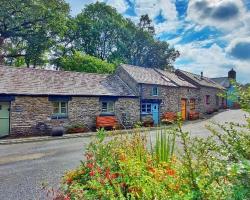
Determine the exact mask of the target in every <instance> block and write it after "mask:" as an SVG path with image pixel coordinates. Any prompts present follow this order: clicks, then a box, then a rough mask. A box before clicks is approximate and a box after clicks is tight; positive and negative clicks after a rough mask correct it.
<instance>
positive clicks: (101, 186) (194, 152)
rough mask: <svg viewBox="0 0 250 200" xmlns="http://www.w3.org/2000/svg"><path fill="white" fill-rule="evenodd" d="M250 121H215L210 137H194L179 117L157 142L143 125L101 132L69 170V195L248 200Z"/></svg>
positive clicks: (66, 186) (65, 186) (64, 187)
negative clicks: (132, 129) (116, 133)
mask: <svg viewBox="0 0 250 200" xmlns="http://www.w3.org/2000/svg"><path fill="white" fill-rule="evenodd" d="M242 101H243V100H242ZM244 102H246V101H244ZM245 109H246V110H247V111H249V107H247V106H245ZM246 122H247V123H245V124H234V123H226V124H223V125H221V124H215V123H214V124H211V125H209V126H208V127H207V128H208V129H209V130H210V131H211V135H210V136H209V137H208V138H198V137H194V138H193V137H192V138H191V137H190V135H189V133H187V132H184V131H183V130H182V127H181V121H180V119H179V120H178V124H177V125H178V126H177V127H173V128H171V129H165V130H161V132H158V133H157V136H156V144H155V145H153V142H152V141H151V135H148V134H147V133H145V134H142V133H140V132H139V131H140V130H139V129H135V132H134V133H133V134H131V135H125V136H124V135H120V136H116V137H114V138H111V139H109V140H105V135H106V134H105V131H104V130H100V131H99V132H98V137H97V139H96V140H95V141H93V142H92V143H91V144H90V146H89V147H88V150H87V152H86V154H85V157H86V160H85V161H83V162H82V163H81V165H80V166H79V167H78V168H77V169H75V170H72V171H69V172H67V173H66V174H65V176H64V178H63V185H62V190H63V192H64V194H65V198H67V199H74V200H76V199H145V200H147V199H149V200H151V199H174V200H182V199H184V200H189V199H190V200H191V199H192V200H198V199H201V200H203V199H205V200H217V199H218V200H247V199H249V196H250V120H249V118H246ZM148 138H149V139H150V140H149V142H147V140H148ZM175 141H178V142H179V145H178V146H179V147H180V148H178V149H177V150H178V151H175ZM148 144H150V145H149V146H148Z"/></svg>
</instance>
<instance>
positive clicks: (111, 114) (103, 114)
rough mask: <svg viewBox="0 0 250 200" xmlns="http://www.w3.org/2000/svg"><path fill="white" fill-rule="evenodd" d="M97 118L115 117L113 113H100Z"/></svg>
mask: <svg viewBox="0 0 250 200" xmlns="http://www.w3.org/2000/svg"><path fill="white" fill-rule="evenodd" d="M99 116H115V113H101V114H100V115H99Z"/></svg>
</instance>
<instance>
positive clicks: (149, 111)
mask: <svg viewBox="0 0 250 200" xmlns="http://www.w3.org/2000/svg"><path fill="white" fill-rule="evenodd" d="M147 113H151V104H147Z"/></svg>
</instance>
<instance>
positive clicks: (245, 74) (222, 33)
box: [66, 0, 250, 83]
mask: <svg viewBox="0 0 250 200" xmlns="http://www.w3.org/2000/svg"><path fill="white" fill-rule="evenodd" d="M66 1H67V2H68V3H69V4H70V6H71V14H72V15H73V16H75V15H77V14H78V13H79V12H81V10H82V9H83V8H84V7H85V6H86V5H87V4H90V3H95V2H96V0H66ZM99 2H105V3H107V4H108V5H111V6H113V7H115V8H116V9H117V11H118V12H119V13H121V14H122V15H123V16H125V17H127V18H130V19H132V20H133V21H134V22H135V23H137V22H138V20H139V18H140V16H141V15H144V14H148V15H149V17H150V18H151V19H152V20H153V23H154V26H155V29H156V37H157V38H158V39H159V40H164V41H167V42H169V43H170V45H171V46H173V47H175V48H176V49H177V50H179V52H180V54H181V55H180V57H179V58H178V59H177V60H176V62H175V63H174V66H175V68H177V69H183V70H187V71H190V72H193V73H197V74H200V72H201V71H203V73H204V76H207V77H221V76H227V72H228V71H229V70H230V69H232V68H234V69H235V70H236V72H237V80H238V81H239V82H241V83H248V82H250V0H99Z"/></svg>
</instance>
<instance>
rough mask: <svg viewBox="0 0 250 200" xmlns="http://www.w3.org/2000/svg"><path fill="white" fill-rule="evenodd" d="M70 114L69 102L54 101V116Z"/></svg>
mask: <svg viewBox="0 0 250 200" xmlns="http://www.w3.org/2000/svg"><path fill="white" fill-rule="evenodd" d="M67 115H68V102H66V101H54V102H53V116H59V117H66V116H67Z"/></svg>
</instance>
